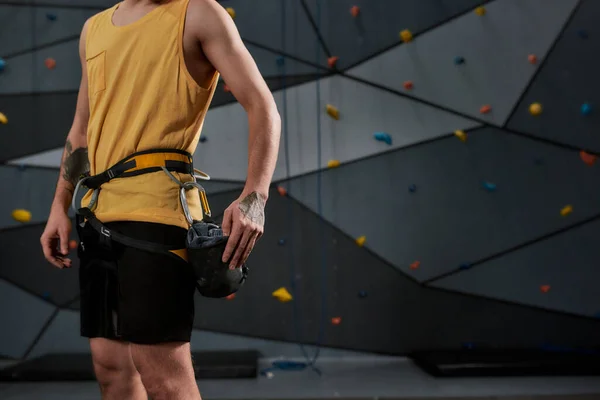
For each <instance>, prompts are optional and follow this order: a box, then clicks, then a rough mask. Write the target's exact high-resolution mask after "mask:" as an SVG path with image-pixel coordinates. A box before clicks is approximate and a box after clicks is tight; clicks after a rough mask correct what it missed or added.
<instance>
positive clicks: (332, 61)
mask: <svg viewBox="0 0 600 400" xmlns="http://www.w3.org/2000/svg"><path fill="white" fill-rule="evenodd" d="M339 59H340V58H339V57H337V56H334V57H329V58H328V59H327V65H329V68H335V65H336V64H337V62H338V60H339Z"/></svg>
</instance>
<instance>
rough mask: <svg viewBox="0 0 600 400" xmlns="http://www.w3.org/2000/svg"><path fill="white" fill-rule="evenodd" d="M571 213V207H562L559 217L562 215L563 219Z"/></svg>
mask: <svg viewBox="0 0 600 400" xmlns="http://www.w3.org/2000/svg"><path fill="white" fill-rule="evenodd" d="M572 212H573V206H572V205H570V204H568V205H566V206H564V207H563V208H561V210H560V215H562V216H563V217H566V216H567V215H569V214H571V213H572Z"/></svg>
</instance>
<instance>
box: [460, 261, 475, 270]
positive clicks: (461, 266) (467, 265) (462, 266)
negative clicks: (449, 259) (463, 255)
mask: <svg viewBox="0 0 600 400" xmlns="http://www.w3.org/2000/svg"><path fill="white" fill-rule="evenodd" d="M471 266H472V265H471V264H470V263H462V264H460V269H461V270H463V271H464V270H467V269H470V268H471Z"/></svg>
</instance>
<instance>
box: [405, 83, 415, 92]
mask: <svg viewBox="0 0 600 400" xmlns="http://www.w3.org/2000/svg"><path fill="white" fill-rule="evenodd" d="M414 87H415V85H414V84H413V83H412V81H405V82H404V89H406V90H413V88H414Z"/></svg>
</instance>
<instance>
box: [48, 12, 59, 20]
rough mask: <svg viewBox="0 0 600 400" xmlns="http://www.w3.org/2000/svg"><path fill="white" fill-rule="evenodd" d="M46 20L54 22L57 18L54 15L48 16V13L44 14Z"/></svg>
mask: <svg viewBox="0 0 600 400" xmlns="http://www.w3.org/2000/svg"><path fill="white" fill-rule="evenodd" d="M46 18H47V19H48V21H56V19H57V18H58V17H57V16H56V14H50V13H48V14H46Z"/></svg>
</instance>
